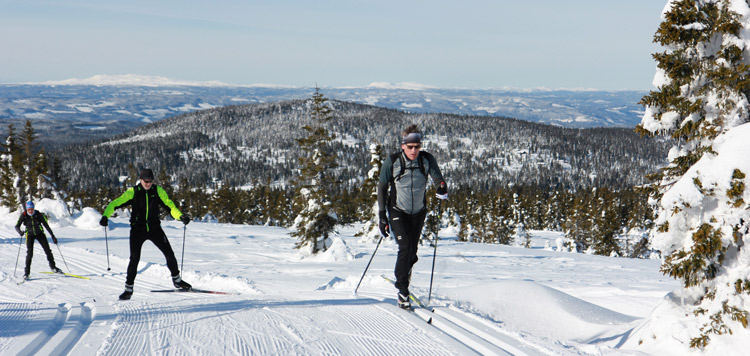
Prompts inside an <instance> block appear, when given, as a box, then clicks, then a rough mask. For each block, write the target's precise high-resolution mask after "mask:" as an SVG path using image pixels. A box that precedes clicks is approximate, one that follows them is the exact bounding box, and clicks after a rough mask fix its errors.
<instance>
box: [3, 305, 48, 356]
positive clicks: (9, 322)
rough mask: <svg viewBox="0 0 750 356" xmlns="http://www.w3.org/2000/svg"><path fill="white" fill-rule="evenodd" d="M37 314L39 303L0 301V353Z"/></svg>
mask: <svg viewBox="0 0 750 356" xmlns="http://www.w3.org/2000/svg"><path fill="white" fill-rule="evenodd" d="M39 314H40V310H39V304H30V303H0V355H4V354H5V352H4V351H3V350H6V349H7V348H8V346H9V345H10V344H11V343H12V342H13V339H14V338H15V337H18V336H19V335H21V334H22V333H24V332H25V331H26V329H27V327H24V326H28V325H29V324H31V322H32V320H34V319H35V318H36V317H37V316H38V315H39Z"/></svg>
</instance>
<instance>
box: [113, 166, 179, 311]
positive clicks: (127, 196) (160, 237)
mask: <svg viewBox="0 0 750 356" xmlns="http://www.w3.org/2000/svg"><path fill="white" fill-rule="evenodd" d="M153 182H154V172H153V171H152V170H151V169H143V170H141V173H140V176H139V183H138V184H136V185H135V186H134V187H132V188H129V189H128V190H126V191H125V193H123V194H122V195H121V196H120V197H119V198H117V199H115V200H113V201H112V202H111V203H109V205H107V208H106V209H104V214H102V219H101V220H100V221H99V224H100V225H102V226H107V225H108V224H109V222H108V221H109V217H110V216H111V215H112V213H114V211H115V209H118V208H120V207H123V206H127V205H130V206H131V209H132V212H131V215H130V263H129V264H128V273H127V277H126V279H125V292H123V293H122V294H121V295H120V300H128V299H130V297H131V296H132V295H133V285H134V284H135V275H136V273H137V272H138V262H139V261H140V260H141V248H142V247H143V243H144V242H146V240H150V241H151V242H153V243H154V245H156V247H157V248H158V249H159V250H160V251H161V252H162V253H163V254H164V257H166V259H167V268H169V272H170V273H171V274H172V283H173V284H174V286H175V287H176V288H181V289H188V290H189V289H192V286H191V285H190V284H188V283H187V282H185V281H183V280H182V278H181V277H180V270H179V268H178V267H177V258H175V255H174V251H172V246H171V245H170V244H169V240H167V235H166V234H165V233H164V230H162V228H161V221H160V220H159V212H160V207H162V208H164V209H167V210H168V211H169V213H170V215H172V217H173V218H175V219H176V220H180V221H182V223H183V224H185V225H187V224H188V223H189V222H190V217H189V216H188V215H187V214H183V213H181V212H180V210H179V209H177V207H176V206H175V204H174V203H173V202H172V201H171V200H170V199H169V196H167V192H166V191H164V189H163V188H162V187H160V186H158V185H156V184H154V183H153Z"/></svg>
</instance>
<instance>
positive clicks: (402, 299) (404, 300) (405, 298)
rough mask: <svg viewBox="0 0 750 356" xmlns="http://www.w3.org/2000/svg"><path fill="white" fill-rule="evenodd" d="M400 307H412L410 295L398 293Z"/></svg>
mask: <svg viewBox="0 0 750 356" xmlns="http://www.w3.org/2000/svg"><path fill="white" fill-rule="evenodd" d="M398 307H399V308H401V309H411V301H409V295H408V294H407V295H403V294H401V293H400V292H399V293H398Z"/></svg>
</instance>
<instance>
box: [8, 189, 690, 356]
mask: <svg viewBox="0 0 750 356" xmlns="http://www.w3.org/2000/svg"><path fill="white" fill-rule="evenodd" d="M38 208H39V210H41V211H46V212H49V213H50V218H51V221H52V228H53V229H54V231H55V233H56V235H57V237H58V239H59V241H60V244H59V245H58V247H59V250H58V248H57V247H55V246H54V245H53V251H54V253H55V256H56V260H57V263H58V265H59V266H61V267H62V268H63V269H65V270H66V271H67V270H68V268H69V271H70V272H71V273H74V274H79V275H82V276H85V277H88V278H90V279H89V280H84V279H77V278H71V277H61V276H58V275H46V274H42V273H41V272H43V271H47V266H46V261H45V259H44V254H43V253H42V251H41V248H40V247H38V245H37V250H36V253H35V257H34V263H33V265H32V276H33V280H31V281H28V282H26V283H24V284H21V285H17V284H16V282H17V281H19V277H20V275H21V274H22V269H23V257H24V254H25V253H24V251H23V249H24V248H23V247H20V245H19V238H18V237H17V235H16V234H15V231H14V230H13V225H14V224H15V220H16V218H17V215H16V214H15V212H14V213H11V212H9V211H7V210H0V354H24V353H26V354H44V353H47V354H66V353H67V354H71V355H87V354H88V355H94V354H97V353H99V354H112V355H114V354H117V355H143V354H184V355H199V354H286V355H289V354H292V355H323V354H325V355H371V354H381V355H386V354H413V355H456V354H461V355H463V354H474V353H484V354H516V355H581V354H584V355H585V354H597V355H599V354H606V355H623V354H627V355H630V354H640V353H638V352H635V351H628V350H624V349H619V348H618V347H619V345H621V344H622V343H623V342H624V341H625V340H626V339H627V337H628V333H629V330H631V329H633V328H635V327H636V326H637V325H639V322H640V320H641V319H640V318H643V317H645V316H647V315H648V314H649V313H650V312H651V310H652V309H653V308H654V306H656V305H657V304H658V303H659V301H660V300H661V299H662V298H663V296H664V295H665V294H666V293H667V292H668V291H670V290H673V289H675V288H676V287H677V283H676V282H674V281H673V280H671V279H669V278H667V277H664V276H662V275H661V273H659V272H658V266H659V262H658V261H655V260H634V259H624V258H609V257H602V256H593V255H585V254H574V253H567V252H556V251H552V250H545V249H543V248H542V246H544V245H545V242H549V241H550V240H552V241H554V240H555V239H556V238H557V237H559V234H557V233H552V232H533V236H534V240H533V241H534V244H533V245H534V248H532V249H521V248H515V247H509V246H497V245H487V244H471V243H462V242H458V241H456V240H455V237H452V236H450V235H451V231H450V230H443V231H442V233H443V234H444V237H445V238H446V239H445V240H441V241H440V244H439V246H438V249H437V263H436V264H435V278H434V285H433V289H432V295H431V300H430V304H431V306H433V307H436V310H435V312H434V313H429V312H426V311H423V312H419V313H409V312H406V311H402V310H399V309H398V308H397V307H395V299H394V297H395V289H394V288H393V287H392V285H390V283H389V282H387V281H385V280H384V279H382V278H381V277H380V275H381V274H384V275H387V276H390V275H392V270H393V264H394V262H395V253H396V245H395V244H394V243H392V242H388V241H386V242H384V243H383V244H382V245H381V246H380V248H379V250H378V252H377V255H376V256H375V258H374V259H373V262H372V265H371V266H370V269H369V272H368V274H367V276H366V277H365V278H364V280H363V282H362V285H361V286H360V287H359V291H358V293H357V295H354V294H353V291H354V288H355V286H356V285H357V282H358V281H359V279H360V276H361V273H362V271H363V270H364V268H365V265H366V264H367V262H368V261H369V259H370V256H371V254H372V252H373V250H374V249H375V245H374V244H372V243H361V242H359V241H358V240H357V239H355V238H354V237H353V234H354V232H355V228H353V227H349V228H344V229H342V231H341V234H340V236H338V237H337V238H336V239H337V241H336V244H335V245H334V246H336V248H331V249H329V250H328V252H326V253H324V254H322V255H319V256H316V257H305V256H302V255H300V254H299V253H298V251H297V250H294V249H293V245H294V243H295V240H293V239H291V238H290V237H289V236H288V234H287V233H288V231H287V230H286V229H283V228H273V227H262V226H243V225H229V224H215V223H200V222H194V223H191V224H189V225H188V226H187V228H186V229H184V230H183V227H182V224H181V223H178V222H174V221H171V222H164V223H163V226H164V229H165V231H166V233H167V235H168V236H169V239H170V242H171V244H172V246H173V248H174V250H175V251H176V254H177V256H178V259H180V257H181V253H182V251H183V249H184V254H185V257H184V278H185V280H187V281H188V282H190V283H192V284H193V286H194V287H196V288H202V289H210V290H220V291H226V292H231V293H236V294H234V295H211V294H197V293H151V292H150V290H159V289H167V288H170V280H169V272H168V270H167V268H166V267H165V266H164V258H163V257H162V255H161V253H160V252H159V251H158V250H157V249H156V248H155V247H154V246H153V245H151V244H148V243H147V244H146V245H144V248H143V256H142V259H141V263H140V265H139V274H138V278H137V279H136V285H135V294H134V296H133V299H132V300H131V301H128V302H120V301H117V300H116V299H117V295H118V294H119V293H120V292H121V291H122V290H123V284H124V278H125V267H126V265H127V261H128V231H129V228H128V222H127V220H125V219H124V218H114V219H112V223H111V225H110V229H109V230H108V232H107V235H106V236H107V238H106V240H105V235H104V230H103V228H101V227H99V226H97V224H96V222H97V221H98V217H99V214H98V213H97V212H96V211H94V210H93V209H86V210H85V211H84V212H76V213H74V214H73V215H72V216H69V215H67V212H66V211H65V209H62V207H61V206H60V205H59V204H58V203H56V202H54V201H49V200H45V201H42V202H39V203H38ZM183 234H185V245H184V246H183V243H182V240H183ZM552 245H554V243H552ZM107 249H108V250H109V253H110V256H109V259H108V258H107V255H106V251H107ZM60 253H62V254H63V257H64V259H65V261H63V260H62V258H61V256H60ZM432 253H433V250H432V249H431V248H430V247H428V246H422V247H421V248H420V254H419V257H420V261H419V262H418V263H417V265H416V266H415V271H414V275H413V280H412V292H413V293H415V294H416V295H418V296H419V297H421V299H422V300H423V301H424V302H427V301H428V291H429V283H430V267H431V262H432ZM19 254H20V261H19V266H18V271H16V268H15V265H14V263H15V260H16V257H17V256H18V255H19ZM108 265H109V266H111V271H107V266H108ZM14 272H15V273H14ZM423 317H424V318H432V320H431V324H428V323H426V322H425V320H423V319H422V318H423Z"/></svg>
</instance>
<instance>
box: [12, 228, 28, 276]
mask: <svg viewBox="0 0 750 356" xmlns="http://www.w3.org/2000/svg"><path fill="white" fill-rule="evenodd" d="M24 235H26V233H25V232H24ZM21 245H23V236H21V241H19V242H18V254H17V255H16V266H15V267H13V277H15V276H16V270H17V269H18V258H19V257H21Z"/></svg>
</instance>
